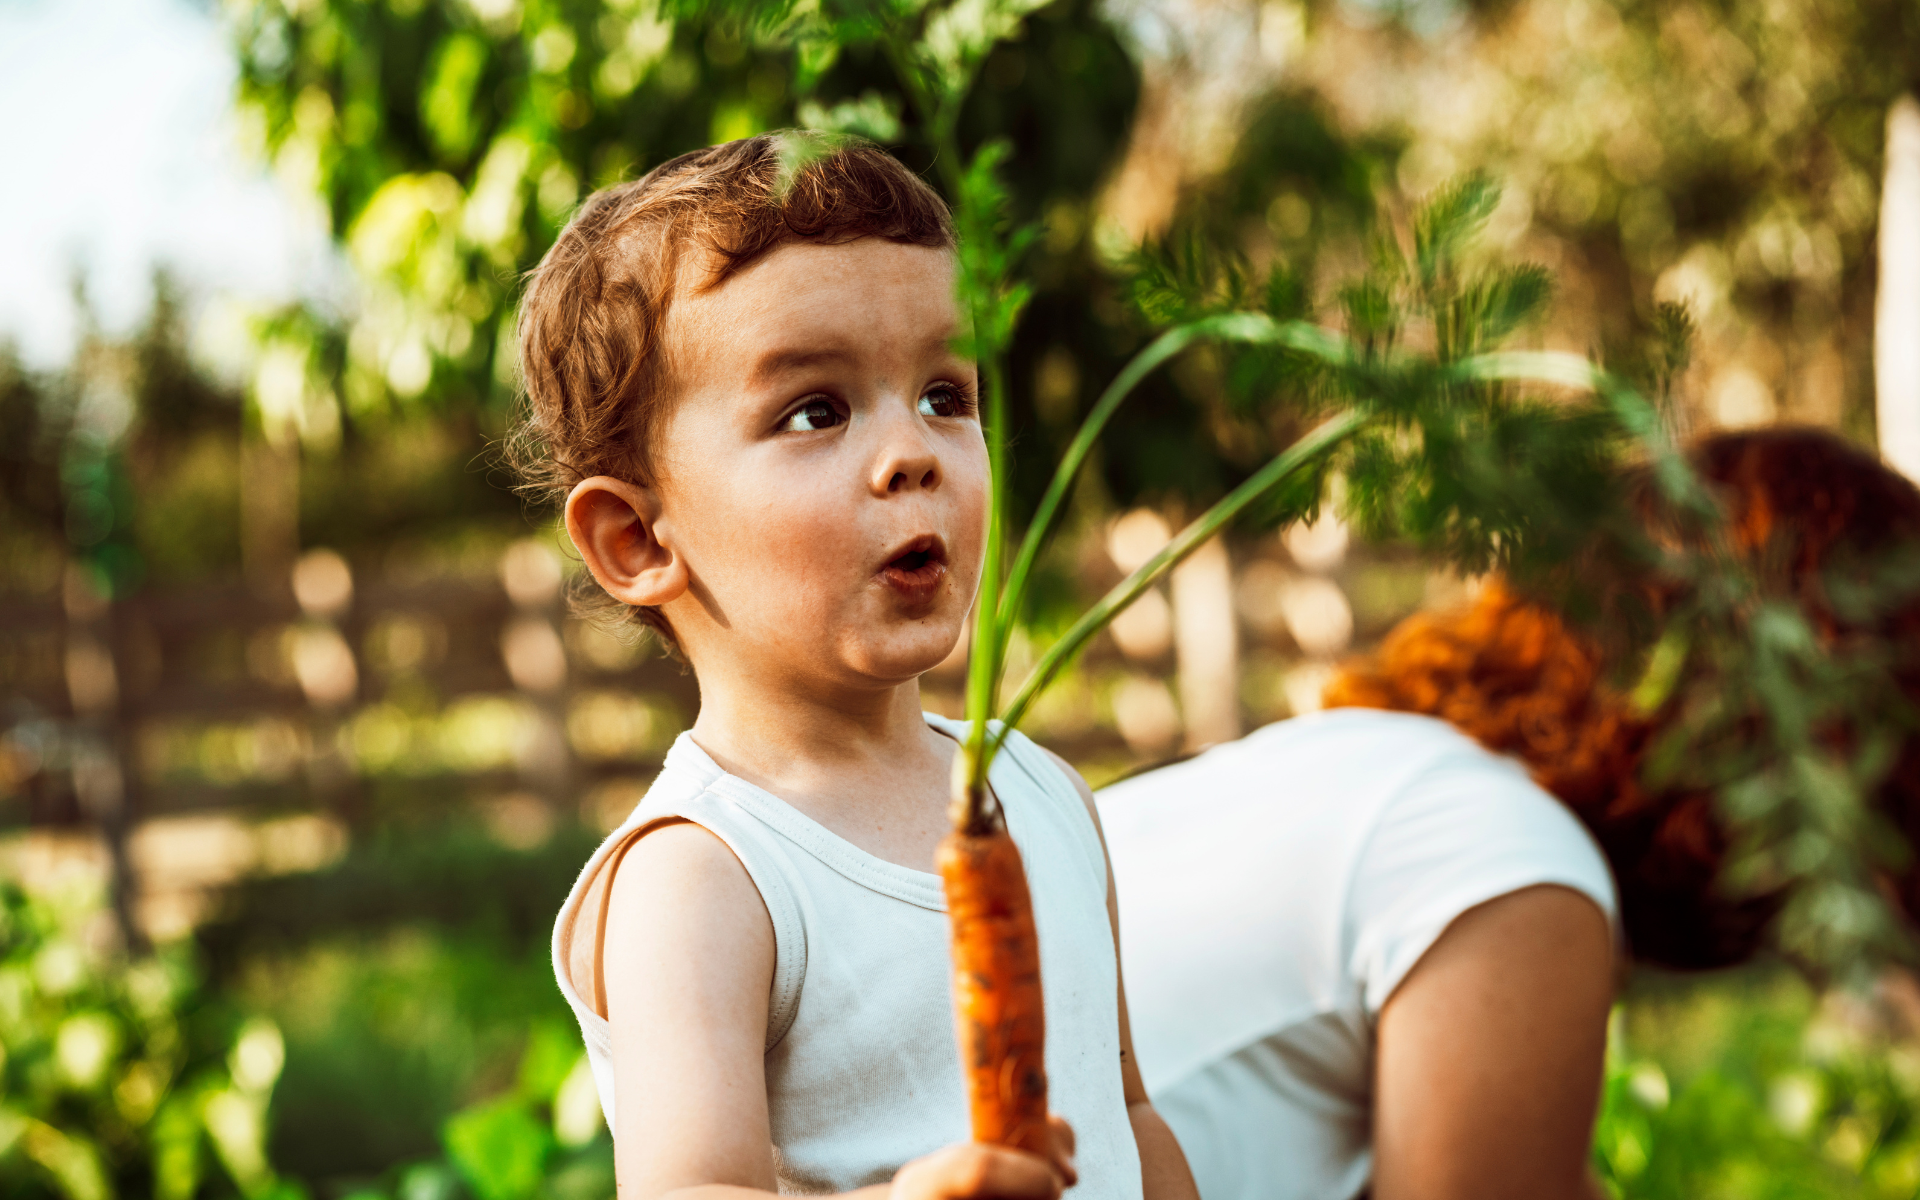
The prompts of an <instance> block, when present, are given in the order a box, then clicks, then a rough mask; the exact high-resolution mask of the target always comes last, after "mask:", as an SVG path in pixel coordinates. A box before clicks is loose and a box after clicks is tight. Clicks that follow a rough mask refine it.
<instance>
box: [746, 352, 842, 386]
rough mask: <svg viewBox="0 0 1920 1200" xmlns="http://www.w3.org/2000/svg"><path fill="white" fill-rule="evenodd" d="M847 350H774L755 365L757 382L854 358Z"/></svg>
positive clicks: (761, 357)
mask: <svg viewBox="0 0 1920 1200" xmlns="http://www.w3.org/2000/svg"><path fill="white" fill-rule="evenodd" d="M852 357H853V354H852V352H851V351H847V350H774V351H770V352H768V353H766V354H763V355H761V356H760V358H759V360H758V361H756V362H755V363H754V364H753V378H754V379H755V380H767V379H772V378H774V377H776V376H779V375H786V374H788V373H790V372H793V371H804V370H806V369H807V368H809V367H817V366H819V365H821V364H822V363H829V362H842V361H844V360H846V359H849V358H852Z"/></svg>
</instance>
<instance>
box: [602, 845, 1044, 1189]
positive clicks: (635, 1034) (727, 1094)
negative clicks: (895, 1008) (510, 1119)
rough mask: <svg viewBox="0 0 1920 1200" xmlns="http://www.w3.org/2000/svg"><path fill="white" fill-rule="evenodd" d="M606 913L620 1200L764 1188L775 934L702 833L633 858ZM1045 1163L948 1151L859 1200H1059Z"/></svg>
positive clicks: (735, 870)
mask: <svg viewBox="0 0 1920 1200" xmlns="http://www.w3.org/2000/svg"><path fill="white" fill-rule="evenodd" d="M611 886H612V889H613V891H612V899H611V903H610V908H609V911H608V914H607V940H606V944H607V946H608V947H609V948H610V949H609V952H608V953H607V956H606V961H605V962H604V963H601V964H599V969H600V970H601V971H603V972H605V980H606V997H607V1018H608V1020H609V1022H610V1023H611V1024H612V1027H613V1074H614V1092H615V1095H616V1096H617V1097H618V1103H617V1104H615V1106H614V1112H615V1129H614V1165H615V1170H616V1172H617V1175H618V1179H619V1193H620V1200H658V1198H661V1197H666V1196H673V1197H674V1198H675V1200H694V1198H695V1197H701V1198H707V1197H712V1198H713V1200H719V1198H720V1197H723V1196H735V1197H737V1196H745V1195H750V1194H766V1193H770V1192H772V1191H773V1190H774V1187H775V1178H774V1166H773V1152H772V1148H771V1134H770V1132H769V1130H770V1125H769V1121H768V1115H767V1086H766V1071H765V1059H764V1055H765V1043H766V1032H767V996H768V993H769V992H770V991H771V989H772V983H773V965H774V935H773V922H772V920H771V918H769V917H768V916H767V910H766V906H765V905H764V904H763V903H762V902H761V899H760V892H759V890H758V889H757V888H755V887H754V884H753V880H752V879H751V878H750V877H749V876H748V875H747V872H746V868H744V867H742V866H741V865H740V861H739V860H738V859H736V858H735V857H734V856H733V852H732V851H730V850H728V849H727V847H726V844H725V843H724V842H722V841H720V839H719V838H716V837H714V836H713V835H712V834H711V833H709V832H707V831H706V830H704V829H702V828H701V827H700V826H698V825H692V824H679V825H669V826H666V827H664V828H661V829H657V830H655V831H653V832H652V833H649V834H647V835H646V836H645V837H644V838H642V839H641V840H640V842H639V843H638V844H636V845H635V846H634V847H633V849H632V850H631V851H630V852H628V854H627V855H626V858H625V860H624V861H623V862H622V863H621V865H620V868H619V872H618V874H617V875H616V876H615V877H614V880H613V883H612V885H611ZM1062 1182H1063V1181H1062V1179H1061V1177H1060V1175H1059V1174H1056V1172H1055V1170H1054V1168H1052V1167H1050V1166H1049V1165H1048V1164H1047V1163H1046V1162H1044V1161H1042V1160H1041V1159H1038V1158H1035V1157H1033V1156H1031V1155H1027V1154H1021V1153H1018V1152H1016V1151H1011V1150H1004V1149H1000V1148H998V1147H991V1146H979V1145H972V1144H966V1145H956V1146H949V1147H947V1148H946V1149H944V1150H941V1151H939V1152H937V1153H935V1154H930V1155H928V1156H927V1157H925V1158H921V1159H917V1160H915V1161H914V1162H911V1163H908V1164H907V1165H906V1166H905V1167H902V1168H901V1169H900V1171H899V1173H898V1174H897V1175H895V1176H894V1179H893V1182H892V1183H891V1184H890V1185H884V1186H880V1187H871V1188H863V1189H862V1190H861V1191H860V1192H858V1193H855V1194H856V1195H859V1196H862V1197H864V1198H866V1200H880V1198H882V1197H890V1198H891V1200H966V1198H969V1197H976V1196H994V1197H1006V1198H1008V1200H1056V1198H1057V1197H1058V1196H1059V1195H1060V1193H1061V1190H1062Z"/></svg>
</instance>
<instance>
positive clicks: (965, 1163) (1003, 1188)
mask: <svg viewBox="0 0 1920 1200" xmlns="http://www.w3.org/2000/svg"><path fill="white" fill-rule="evenodd" d="M1047 1128H1048V1131H1049V1132H1051V1133H1052V1134H1053V1153H1052V1154H1050V1155H1048V1156H1047V1157H1046V1158H1040V1157H1037V1156H1035V1155H1032V1154H1028V1153H1027V1152H1026V1151H1024V1150H1009V1149H1007V1148H1006V1147H1004V1146H988V1145H985V1144H983V1143H981V1142H957V1143H955V1144H954V1145H951V1146H948V1147H947V1148H946V1149H944V1150H937V1151H935V1152H934V1153H932V1154H929V1155H927V1156H926V1157H925V1158H916V1159H914V1160H913V1161H912V1162H910V1163H908V1164H907V1165H906V1166H904V1167H901V1168H900V1173H899V1174H897V1175H895V1176H894V1177H893V1190H892V1192H891V1193H890V1194H889V1200H1057V1198H1058V1197H1059V1195H1060V1193H1061V1192H1063V1191H1065V1190H1066V1189H1067V1188H1070V1187H1072V1186H1073V1185H1074V1184H1075V1183H1076V1182H1078V1181H1079V1178H1080V1173H1079V1172H1078V1171H1077V1170H1075V1169H1074V1165H1073V1144H1074V1138H1073V1126H1071V1125H1069V1124H1067V1123H1066V1122H1065V1121H1063V1120H1061V1119H1060V1118H1059V1117H1056V1116H1051V1115H1050V1116H1048V1117H1047Z"/></svg>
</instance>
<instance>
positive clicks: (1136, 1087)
mask: <svg viewBox="0 0 1920 1200" xmlns="http://www.w3.org/2000/svg"><path fill="white" fill-rule="evenodd" d="M1041 748H1042V749H1046V748H1045V747H1044V746H1043V747H1041ZM1047 757H1049V758H1051V759H1052V760H1053V761H1054V762H1056V763H1058V764H1059V765H1060V769H1061V770H1062V771H1065V772H1066V773H1067V778H1068V779H1071V780H1073V786H1074V788H1075V789H1076V790H1078V791H1079V793H1080V799H1081V800H1082V801H1083V802H1084V803H1085V804H1086V806H1087V815H1088V816H1090V817H1092V818H1093V828H1094V832H1096V833H1098V834H1099V835H1100V853H1101V854H1102V855H1104V856H1106V859H1107V920H1108V921H1109V922H1110V923H1111V924H1112V926H1113V961H1114V963H1115V965H1116V966H1117V965H1118V964H1119V962H1120V892H1119V889H1118V888H1116V887H1115V886H1114V882H1113V858H1112V856H1111V855H1107V835H1106V831H1105V830H1103V829H1101V828H1100V810H1099V808H1098V807H1097V806H1096V805H1095V804H1094V802H1093V789H1092V788H1090V787H1088V786H1087V781H1086V780H1084V779H1082V778H1080V772H1078V771H1076V770H1074V769H1073V768H1072V767H1071V766H1069V765H1068V763H1067V760H1066V759H1064V758H1061V757H1060V756H1059V755H1058V754H1055V753H1054V752H1053V751H1051V750H1047ZM1118 986H1119V988H1120V1082H1121V1086H1122V1087H1124V1088H1125V1089H1126V1097H1127V1118H1128V1120H1129V1121H1131V1122H1132V1124H1133V1140H1134V1144H1135V1145H1137V1146H1138V1147H1139V1148H1140V1177H1141V1190H1142V1192H1143V1194H1144V1195H1145V1198H1146V1200H1200V1192H1199V1189H1198V1188H1196V1187H1195V1186H1194V1183H1193V1171H1192V1170H1191V1169H1190V1168H1189V1167H1188V1166H1187V1156H1186V1155H1185V1154H1184V1153H1182V1152H1181V1150H1180V1143H1179V1142H1178V1141H1177V1140H1175V1138H1174V1136H1173V1130H1172V1129H1171V1128H1169V1127H1168V1126H1167V1122H1166V1120H1165V1119H1164V1118H1162V1117H1161V1116H1160V1114H1159V1113H1157V1112H1155V1111H1154V1108H1153V1103H1152V1101H1150V1100H1148V1099H1147V1085H1146V1084H1145V1083H1143V1082H1141V1079H1140V1064H1139V1062H1138V1061H1137V1060H1136V1059H1135V1058H1134V1056H1133V1029H1132V1027H1131V1026H1130V1025H1129V1024H1128V1023H1127V985H1126V982H1125V980H1124V979H1123V980H1121V981H1120V982H1119V985H1118Z"/></svg>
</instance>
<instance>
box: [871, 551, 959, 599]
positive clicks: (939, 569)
mask: <svg viewBox="0 0 1920 1200" xmlns="http://www.w3.org/2000/svg"><path fill="white" fill-rule="evenodd" d="M878 574H879V577H880V582H882V583H884V584H886V586H887V587H889V588H891V589H892V590H893V591H894V592H895V593H896V594H897V595H899V596H900V598H901V599H903V600H906V601H908V602H909V603H924V602H926V601H927V600H930V599H932V598H933V595H934V593H935V592H937V591H939V590H940V585H941V583H943V582H944V581H945V580H946V578H947V548H946V546H945V545H943V544H942V543H941V541H940V539H939V538H937V537H932V536H924V537H917V538H915V539H913V540H912V541H911V542H908V543H907V544H906V545H905V546H904V547H902V548H901V549H900V550H899V552H898V553H896V554H894V555H893V556H892V557H891V558H889V559H888V560H887V561H886V562H885V563H883V564H881V567H880V570H879V572H878Z"/></svg>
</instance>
